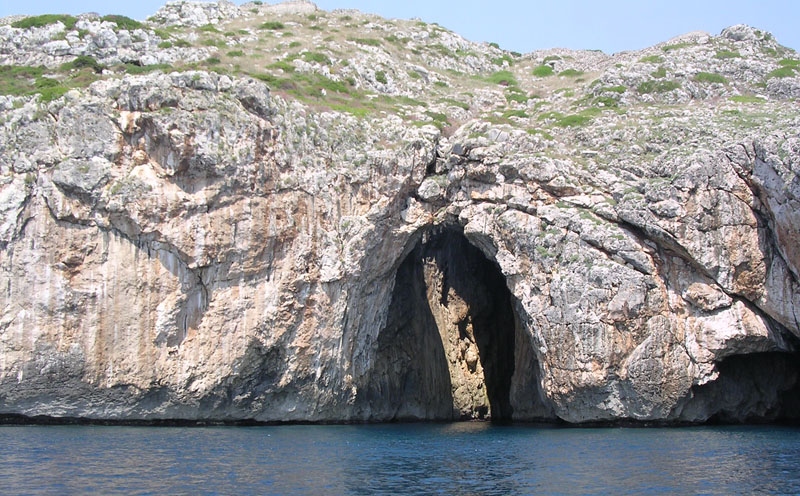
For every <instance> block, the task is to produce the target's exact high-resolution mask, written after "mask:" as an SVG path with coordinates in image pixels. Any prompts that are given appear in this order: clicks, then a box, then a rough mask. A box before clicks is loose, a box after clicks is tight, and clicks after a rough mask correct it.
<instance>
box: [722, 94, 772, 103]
mask: <svg viewBox="0 0 800 496" xmlns="http://www.w3.org/2000/svg"><path fill="white" fill-rule="evenodd" d="M730 100H731V101H732V102H736V103H764V102H766V100H765V99H763V98H761V97H760V96H754V95H737V96H732V97H730Z"/></svg>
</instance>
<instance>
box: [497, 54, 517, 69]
mask: <svg viewBox="0 0 800 496" xmlns="http://www.w3.org/2000/svg"><path fill="white" fill-rule="evenodd" d="M504 62H507V63H508V65H510V66H511V65H514V59H513V58H511V56H510V55H508V54H506V55H503V56H502V57H496V58H493V59H492V64H494V65H499V66H502V65H503V63H504Z"/></svg>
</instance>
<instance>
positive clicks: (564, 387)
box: [0, 1, 800, 422]
mask: <svg viewBox="0 0 800 496" xmlns="http://www.w3.org/2000/svg"><path fill="white" fill-rule="evenodd" d="M0 64H5V65H4V66H3V67H2V68H0V69H1V70H2V74H0V76H1V79H0V89H2V93H4V95H0V211H2V218H1V219H0V222H1V224H0V248H2V251H0V287H2V291H1V292H0V413H3V414H23V415H47V416H54V417H64V416H67V417H86V418H95V419H114V420H132V419H189V420H191V419H218V420H236V419H255V420H260V421H384V420H396V419H458V418H487V417H491V418H494V419H514V420H559V419H560V420H564V421H567V422H587V421H607V420H612V421H613V420H621V419H632V420H641V421H665V422H672V421H688V422H702V421H706V420H708V419H712V418H715V419H721V420H729V421H746V420H774V419H785V418H789V419H797V418H798V417H800V356H798V337H800V318H799V315H798V314H800V179H799V178H798V173H800V134H798V130H799V129H800V115H799V114H800V105H798V104H800V100H798V98H800V77H798V76H799V75H800V62H798V57H797V54H796V53H795V52H794V51H793V50H791V49H788V48H786V47H782V46H781V45H779V44H778V43H777V42H776V41H775V40H774V39H773V38H772V37H771V35H769V33H764V32H761V31H758V30H756V29H753V28H749V27H747V26H735V27H732V28H729V29H727V30H725V31H724V32H723V33H722V34H721V35H720V36H710V35H707V34H704V33H691V34H689V35H685V36H683V37H680V38H677V39H674V40H670V41H669V42H667V43H664V44H662V45H658V46H656V47H653V48H650V49H647V50H644V51H641V52H624V53H620V54H615V55H605V54H602V53H599V52H578V51H569V50H548V51H541V52H533V53H531V54H525V55H522V54H514V53H510V52H505V51H503V50H501V49H500V48H498V47H496V46H492V45H489V44H485V43H484V44H478V43H473V42H470V41H467V40H464V39H463V38H461V37H459V36H458V35H456V34H454V33H451V32H449V31H447V30H446V29H444V28H442V27H440V26H437V25H427V24H425V23H420V22H414V21H401V20H385V19H381V18H378V17H376V16H371V15H366V14H362V13H359V12H355V11H335V12H323V11H319V10H317V9H316V7H315V6H314V5H313V4H310V3H308V2H291V3H287V4H282V5H278V6H268V5H257V4H254V3H252V4H246V5H244V6H236V5H233V4H230V3H227V2H220V3H219V4H194V3H188V2H180V1H179V2H170V3H168V4H167V5H166V6H165V7H164V8H163V9H161V10H160V11H159V12H158V13H157V14H156V15H154V16H153V17H152V18H151V19H149V20H148V21H146V22H142V23H140V22H136V21H132V20H129V19H126V18H98V17H97V16H93V15H86V16H81V17H79V18H69V17H68V16H62V17H61V18H58V19H55V20H54V19H41V18H23V17H19V18H13V19H7V20H6V21H5V22H0Z"/></svg>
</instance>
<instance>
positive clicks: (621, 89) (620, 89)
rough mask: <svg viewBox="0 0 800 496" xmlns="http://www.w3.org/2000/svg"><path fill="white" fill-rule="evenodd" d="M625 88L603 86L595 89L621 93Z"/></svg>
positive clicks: (603, 91) (601, 91)
mask: <svg viewBox="0 0 800 496" xmlns="http://www.w3.org/2000/svg"><path fill="white" fill-rule="evenodd" d="M627 89H628V88H626V87H625V86H603V87H602V88H600V89H599V90H597V91H598V92H600V93H618V94H620V95H621V94H623V93H625V91H626V90H627Z"/></svg>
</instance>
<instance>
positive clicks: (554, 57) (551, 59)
mask: <svg viewBox="0 0 800 496" xmlns="http://www.w3.org/2000/svg"><path fill="white" fill-rule="evenodd" d="M556 60H561V57H559V56H558V55H548V56H547V57H545V58H544V62H542V63H543V64H546V63H548V62H554V61H556Z"/></svg>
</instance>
